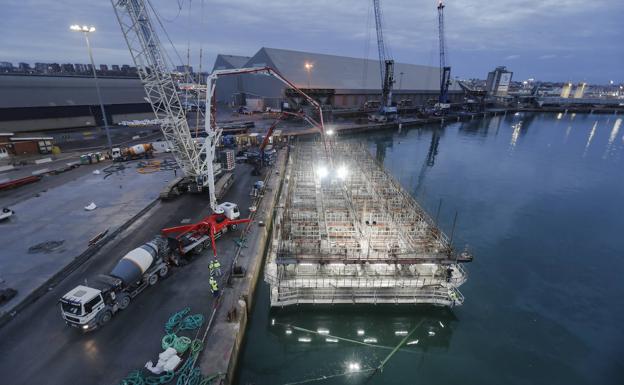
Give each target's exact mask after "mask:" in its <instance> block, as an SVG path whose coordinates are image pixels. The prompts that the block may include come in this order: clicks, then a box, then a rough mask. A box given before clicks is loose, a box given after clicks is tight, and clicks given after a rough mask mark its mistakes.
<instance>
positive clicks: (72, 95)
mask: <svg viewBox="0 0 624 385" xmlns="http://www.w3.org/2000/svg"><path fill="white" fill-rule="evenodd" d="M98 80H99V84H100V89H101V92H102V100H103V102H104V106H105V110H106V114H107V115H108V116H107V117H108V121H109V122H110V123H112V124H114V123H117V122H120V121H122V120H132V119H146V118H150V119H151V118H153V117H154V113H153V112H152V109H151V107H150V105H149V103H147V102H146V100H145V91H144V90H143V86H142V85H141V81H140V80H139V79H138V78H124V77H102V78H99V79H98ZM102 124H103V119H102V113H101V111H100V107H99V102H98V98H97V94H96V89H95V81H94V79H93V77H90V76H49V75H16V74H2V75H0V131H10V132H29V131H30V132H33V131H34V132H36V131H44V130H54V129H68V128H75V127H97V126H100V125H102Z"/></svg>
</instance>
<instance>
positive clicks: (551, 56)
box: [538, 53, 557, 60]
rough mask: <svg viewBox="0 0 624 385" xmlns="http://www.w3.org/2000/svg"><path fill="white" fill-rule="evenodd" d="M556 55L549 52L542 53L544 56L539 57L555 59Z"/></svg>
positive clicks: (541, 58)
mask: <svg viewBox="0 0 624 385" xmlns="http://www.w3.org/2000/svg"><path fill="white" fill-rule="evenodd" d="M556 57H557V55H555V54H553V53H549V54H546V55H542V56H540V57H538V59H540V60H548V59H554V58H556Z"/></svg>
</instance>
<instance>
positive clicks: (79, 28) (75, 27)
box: [69, 24, 113, 155]
mask: <svg viewBox="0 0 624 385" xmlns="http://www.w3.org/2000/svg"><path fill="white" fill-rule="evenodd" d="M69 29H71V30H72V31H76V32H82V33H83V34H84V37H85V40H86V42H87V50H88V51H89V59H90V60H91V69H92V70H93V79H95V90H96V92H97V97H98V101H99V102H100V110H101V111H102V119H104V129H105V130H106V139H107V140H108V150H109V151H110V154H111V155H112V154H113V142H112V141H111V136H110V131H109V128H108V119H107V118H106V111H105V110H104V103H103V102H102V94H101V93H100V83H99V81H98V77H97V73H96V71H95V63H94V62H93V52H92V51H91V43H90V42H89V34H90V33H92V32H95V27H92V26H86V25H82V26H80V25H77V24H74V25H72V26H71V27H69Z"/></svg>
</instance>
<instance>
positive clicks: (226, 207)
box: [216, 202, 240, 220]
mask: <svg viewBox="0 0 624 385" xmlns="http://www.w3.org/2000/svg"><path fill="white" fill-rule="evenodd" d="M216 213H217V214H223V215H225V216H226V218H227V219H230V220H233V219H237V218H238V217H240V211H239V210H238V205H237V204H236V203H232V202H223V203H221V204H220V205H219V206H217V210H216Z"/></svg>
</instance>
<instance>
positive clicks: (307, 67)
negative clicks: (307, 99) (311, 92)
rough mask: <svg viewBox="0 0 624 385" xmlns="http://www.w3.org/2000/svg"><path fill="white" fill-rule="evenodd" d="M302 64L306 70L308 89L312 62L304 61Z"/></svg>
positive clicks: (312, 66)
mask: <svg viewBox="0 0 624 385" xmlns="http://www.w3.org/2000/svg"><path fill="white" fill-rule="evenodd" d="M303 66H304V67H305V69H306V71H308V89H310V77H311V76H312V68H314V64H312V63H307V62H306V63H305V64H304V65H303Z"/></svg>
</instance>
